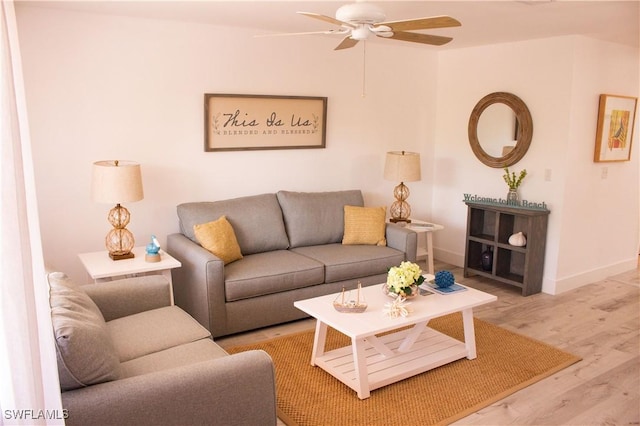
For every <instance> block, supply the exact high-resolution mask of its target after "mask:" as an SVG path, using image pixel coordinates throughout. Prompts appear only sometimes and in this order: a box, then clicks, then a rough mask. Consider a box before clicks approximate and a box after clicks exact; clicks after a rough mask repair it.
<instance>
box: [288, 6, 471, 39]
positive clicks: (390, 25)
mask: <svg viewBox="0 0 640 426" xmlns="http://www.w3.org/2000/svg"><path fill="white" fill-rule="evenodd" d="M298 13H299V14H301V15H304V16H308V17H309V18H313V19H318V20H320V21H323V22H327V23H330V24H334V25H337V26H338V27H339V28H337V29H330V30H326V31H312V32H304V33H288V34H281V35H301V34H337V35H344V36H345V37H344V38H343V39H342V41H341V42H340V44H338V46H337V47H336V48H335V50H342V49H348V48H350V47H354V46H355V45H356V44H358V42H359V41H363V40H366V39H367V38H368V37H369V36H370V35H374V36H376V37H382V38H388V39H393V40H402V41H409V42H413V43H423V44H431V45H435V46H441V45H443V44H445V43H448V42H450V41H451V40H453V38H451V37H443V36H437V35H429V34H422V33H415V32H411V30H428V29H433V28H447V27H459V26H461V25H462V24H461V23H460V22H459V21H458V20H456V19H454V18H451V17H450V16H433V17H428V18H417V19H408V20H404V21H387V22H385V21H384V20H385V18H386V15H385V14H384V11H383V10H382V9H381V8H380V7H379V6H377V5H374V4H372V3H367V2H365V1H357V2H356V3H350V4H346V5H344V6H342V7H340V8H339V9H338V10H337V11H336V17H335V18H332V17H330V16H326V15H321V14H318V13H312V12H298Z"/></svg>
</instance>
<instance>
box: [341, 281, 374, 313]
mask: <svg viewBox="0 0 640 426" xmlns="http://www.w3.org/2000/svg"><path fill="white" fill-rule="evenodd" d="M360 290H362V284H361V283H360V281H358V289H357V296H356V299H355V300H353V299H351V298H350V297H349V296H350V294H351V292H346V291H345V289H344V287H342V293H340V294H338V296H337V297H336V298H335V300H334V301H333V307H334V308H335V309H336V311H338V312H344V313H354V314H359V313H361V312H364V311H365V310H366V309H367V303H366V301H365V300H364V296H363V298H362V301H361V300H360V293H361V292H360Z"/></svg>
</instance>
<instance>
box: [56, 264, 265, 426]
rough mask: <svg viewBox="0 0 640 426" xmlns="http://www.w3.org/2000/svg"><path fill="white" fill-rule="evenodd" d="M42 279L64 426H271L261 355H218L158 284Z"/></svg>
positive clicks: (160, 280) (154, 280) (151, 279)
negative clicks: (47, 298)
mask: <svg viewBox="0 0 640 426" xmlns="http://www.w3.org/2000/svg"><path fill="white" fill-rule="evenodd" d="M47 277H48V281H49V286H50V304H51V319H52V323H53V327H54V335H55V341H56V353H57V357H58V375H59V377H60V384H61V390H62V406H63V408H64V409H65V412H66V413H67V415H68V418H67V419H66V420H65V422H66V424H67V425H118V426H122V425H136V426H137V425H186V424H189V425H195V424H202V425H205V424H206V425H225V426H226V425H275V424H276V422H277V416H276V396H275V374H274V368H273V363H272V361H271V358H270V357H269V355H267V353H266V352H263V351H249V352H243V353H238V354H235V355H228V354H227V353H226V352H225V351H224V350H223V349H222V348H220V347H219V346H218V345H217V344H215V343H214V342H213V340H212V339H211V334H210V333H209V331H208V330H206V329H205V328H204V327H202V326H201V325H200V324H198V323H197V322H196V321H195V320H194V319H193V318H192V317H190V316H189V315H188V314H186V313H185V312H184V311H183V310H181V309H180V308H178V307H177V306H171V305H170V287H169V283H168V282H167V280H166V279H165V278H164V277H161V276H146V277H139V278H130V279H123V280H118V281H112V282H107V283H101V284H91V285H86V286H76V285H74V284H73V283H72V282H71V281H70V280H69V279H68V278H67V277H66V275H64V274H62V273H60V272H53V273H49V274H48V276H47Z"/></svg>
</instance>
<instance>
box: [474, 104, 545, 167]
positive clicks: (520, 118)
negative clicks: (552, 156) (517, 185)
mask: <svg viewBox="0 0 640 426" xmlns="http://www.w3.org/2000/svg"><path fill="white" fill-rule="evenodd" d="M498 103H500V104H505V105H507V106H508V107H509V108H511V110H512V111H513V113H514V114H515V121H514V123H515V125H514V129H513V136H514V137H513V139H514V141H515V144H514V145H513V146H505V147H504V149H503V152H502V153H501V154H502V155H501V156H494V155H491V154H489V153H487V151H486V150H485V149H484V148H483V147H482V145H481V141H480V140H479V139H478V122H479V121H480V117H481V116H482V113H483V112H484V110H485V109H487V108H488V107H489V106H491V105H493V104H498ZM532 137H533V121H532V119H531V113H530V112H529V109H528V108H527V105H526V104H525V103H524V102H523V101H522V99H520V98H519V97H517V96H516V95H514V94H511V93H506V92H495V93H490V94H488V95H487V96H485V97H484V98H482V99H480V101H479V102H478V103H477V104H476V106H475V108H473V111H472V112H471V117H469V144H471V150H472V151H473V153H474V154H475V156H476V157H478V160H480V161H482V162H483V163H484V164H486V165H487V166H489V167H496V168H502V167H509V166H511V165H513V164H515V163H517V162H518V161H520V160H521V159H522V157H524V155H525V154H526V153H527V150H528V149H529V145H531V138H532ZM488 142H489V141H485V143H488Z"/></svg>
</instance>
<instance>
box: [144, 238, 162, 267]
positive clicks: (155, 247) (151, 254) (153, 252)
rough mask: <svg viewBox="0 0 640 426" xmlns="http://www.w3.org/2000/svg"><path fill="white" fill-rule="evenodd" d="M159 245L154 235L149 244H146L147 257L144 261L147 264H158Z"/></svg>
mask: <svg viewBox="0 0 640 426" xmlns="http://www.w3.org/2000/svg"><path fill="white" fill-rule="evenodd" d="M159 251H160V243H159V242H158V239H157V238H156V236H155V235H152V236H151V242H150V243H149V244H147V255H146V256H145V260H146V261H147V262H160V253H159Z"/></svg>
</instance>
